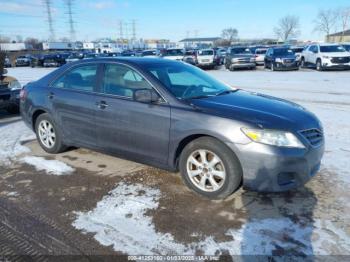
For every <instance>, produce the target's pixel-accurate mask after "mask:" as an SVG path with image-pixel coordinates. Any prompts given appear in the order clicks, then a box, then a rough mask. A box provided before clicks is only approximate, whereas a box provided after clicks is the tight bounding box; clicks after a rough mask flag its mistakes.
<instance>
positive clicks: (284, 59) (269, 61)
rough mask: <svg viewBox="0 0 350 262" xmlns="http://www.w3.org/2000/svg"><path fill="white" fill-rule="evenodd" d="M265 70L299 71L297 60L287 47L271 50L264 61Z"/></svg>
mask: <svg viewBox="0 0 350 262" xmlns="http://www.w3.org/2000/svg"><path fill="white" fill-rule="evenodd" d="M264 61H265V62H264V64H265V68H270V69H271V70H272V71H275V70H299V65H298V62H297V58H296V56H295V54H294V53H293V51H292V50H291V49H289V48H287V47H275V48H269V49H268V50H267V52H266V55H265V60H264Z"/></svg>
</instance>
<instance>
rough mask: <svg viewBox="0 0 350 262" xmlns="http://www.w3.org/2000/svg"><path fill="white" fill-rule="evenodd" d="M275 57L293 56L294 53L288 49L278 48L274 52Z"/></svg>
mask: <svg viewBox="0 0 350 262" xmlns="http://www.w3.org/2000/svg"><path fill="white" fill-rule="evenodd" d="M273 54H274V55H277V56H278V55H292V54H293V51H292V50H290V49H288V48H277V49H275V50H274V51H273Z"/></svg>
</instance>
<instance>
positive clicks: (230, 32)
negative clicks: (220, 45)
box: [221, 27, 238, 43]
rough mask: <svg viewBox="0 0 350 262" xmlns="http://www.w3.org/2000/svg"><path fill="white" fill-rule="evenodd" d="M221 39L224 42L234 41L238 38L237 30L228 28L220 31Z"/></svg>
mask: <svg viewBox="0 0 350 262" xmlns="http://www.w3.org/2000/svg"><path fill="white" fill-rule="evenodd" d="M221 37H222V38H223V39H225V40H228V41H230V43H231V42H232V41H233V40H236V39H237V37H238V30H237V29H236V28H233V27H230V28H226V29H224V30H222V34H221Z"/></svg>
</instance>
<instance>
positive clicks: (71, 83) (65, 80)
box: [53, 65, 97, 92]
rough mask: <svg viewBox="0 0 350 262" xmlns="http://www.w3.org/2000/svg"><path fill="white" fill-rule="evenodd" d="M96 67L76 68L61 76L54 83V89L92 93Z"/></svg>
mask: <svg viewBox="0 0 350 262" xmlns="http://www.w3.org/2000/svg"><path fill="white" fill-rule="evenodd" d="M96 72H97V65H86V66H80V67H77V68H75V69H73V70H71V71H69V72H68V73H66V74H64V75H63V76H61V77H60V78H59V79H58V80H56V82H55V83H54V85H53V86H54V87H57V88H67V89H73V90H82V91H89V92H92V91H94V86H95V82H96Z"/></svg>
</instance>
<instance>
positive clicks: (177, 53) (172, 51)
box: [165, 49, 183, 56]
mask: <svg viewBox="0 0 350 262" xmlns="http://www.w3.org/2000/svg"><path fill="white" fill-rule="evenodd" d="M165 55H167V56H181V55H183V51H182V50H181V49H168V50H166V53H165Z"/></svg>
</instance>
